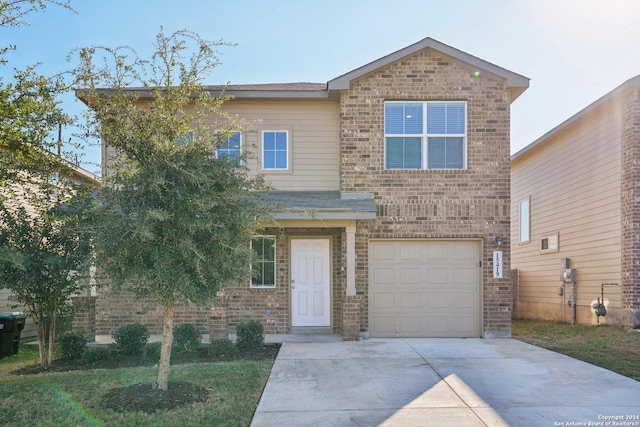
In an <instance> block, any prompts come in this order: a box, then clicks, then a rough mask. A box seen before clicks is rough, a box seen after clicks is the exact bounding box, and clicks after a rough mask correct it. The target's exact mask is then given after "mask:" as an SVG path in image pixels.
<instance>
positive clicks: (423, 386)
mask: <svg viewBox="0 0 640 427" xmlns="http://www.w3.org/2000/svg"><path fill="white" fill-rule="evenodd" d="M611 417H618V418H611ZM620 417H621V418H620ZM607 422H609V424H607ZM589 423H591V424H589ZM616 423H619V424H616ZM624 423H627V424H624ZM278 425H281V426H296V427H297V426H378V425H382V426H507V425H512V426H560V425H564V426H568V425H585V426H587V425H602V426H607V425H608V426H614V425H627V426H640V382H637V381H634V380H632V379H629V378H626V377H623V376H621V375H618V374H615V373H613V372H611V371H608V370H605V369H602V368H599V367H596V366H593V365H590V364H588V363H584V362H580V361H578V360H576V359H573V358H570V357H567V356H563V355H561V354H558V353H554V352H551V351H548V350H544V349H541V348H538V347H534V346H532V345H529V344H525V343H522V342H520V341H516V340H510V339H505V340H489V339H454V338H449V339H419V338H413V339H401V338H396V339H369V340H365V341H359V342H335V341H334V342H321V343H317V342H285V343H284V344H283V345H282V348H281V350H280V353H279V355H278V358H277V359H276V361H275V363H274V365H273V369H272V372H271V376H270V377H269V380H268V382H267V385H266V387H265V390H264V392H263V395H262V398H261V399H260V403H259V404H258V408H257V410H256V413H255V416H254V418H253V422H252V424H251V426H253V427H261V426H278Z"/></svg>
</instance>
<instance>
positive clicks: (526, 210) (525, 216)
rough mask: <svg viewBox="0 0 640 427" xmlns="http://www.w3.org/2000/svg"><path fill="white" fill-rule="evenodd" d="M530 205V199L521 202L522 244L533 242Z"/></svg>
mask: <svg viewBox="0 0 640 427" xmlns="http://www.w3.org/2000/svg"><path fill="white" fill-rule="evenodd" d="M530 204H531V199H530V198H526V199H525V200H522V201H520V242H528V241H530V240H531V236H530V230H531V221H530V219H531V216H530Z"/></svg>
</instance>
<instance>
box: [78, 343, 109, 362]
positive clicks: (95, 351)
mask: <svg viewBox="0 0 640 427" xmlns="http://www.w3.org/2000/svg"><path fill="white" fill-rule="evenodd" d="M109 359H111V346H108V345H101V346H98V347H89V348H88V349H86V350H85V351H84V353H82V362H83V363H85V364H87V365H88V364H91V363H95V362H99V361H101V360H109Z"/></svg>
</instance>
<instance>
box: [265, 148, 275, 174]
mask: <svg viewBox="0 0 640 427" xmlns="http://www.w3.org/2000/svg"><path fill="white" fill-rule="evenodd" d="M263 164H264V168H265V169H275V167H276V156H275V153H274V152H273V151H266V150H265V153H264V158H263Z"/></svg>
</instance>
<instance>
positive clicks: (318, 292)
mask: <svg viewBox="0 0 640 427" xmlns="http://www.w3.org/2000/svg"><path fill="white" fill-rule="evenodd" d="M330 314H331V267H330V245H329V239H292V240H291V326H294V327H295V326H331V317H330Z"/></svg>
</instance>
